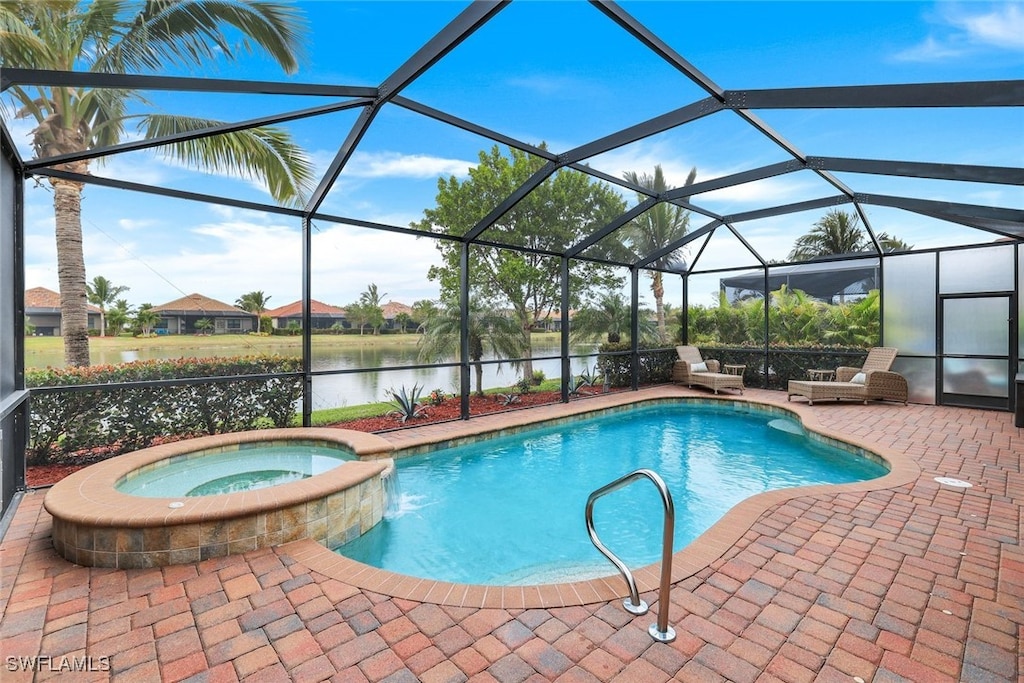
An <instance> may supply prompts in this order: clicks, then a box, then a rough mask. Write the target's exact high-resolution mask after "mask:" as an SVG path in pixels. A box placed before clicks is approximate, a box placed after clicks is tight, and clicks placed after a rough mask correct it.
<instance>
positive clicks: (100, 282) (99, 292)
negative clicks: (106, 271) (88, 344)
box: [85, 275, 131, 337]
mask: <svg viewBox="0 0 1024 683" xmlns="http://www.w3.org/2000/svg"><path fill="white" fill-rule="evenodd" d="M129 289H131V287H126V286H124V285H119V286H117V287H115V286H114V283H113V282H111V281H110V280H108V279H107V278H105V277H103V276H102V275H97V276H96V277H94V278H93V279H92V282H91V283H88V282H87V283H86V285H85V291H86V293H87V295H88V297H89V303H91V304H93V305H94V306H96V307H98V308H99V309H100V336H101V337H105V336H107V306H109V305H110V304H112V303H114V300H115V299H117V297H118V295H119V294H121V293H123V292H127V291H128V290H129Z"/></svg>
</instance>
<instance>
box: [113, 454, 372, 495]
mask: <svg viewBox="0 0 1024 683" xmlns="http://www.w3.org/2000/svg"><path fill="white" fill-rule="evenodd" d="M354 459H355V456H354V455H352V454H351V453H349V452H347V451H345V450H342V449H341V448H340V447H338V446H331V445H329V444H323V445H320V444H314V443H281V442H268V443H252V444H243V447H242V448H240V449H238V450H233V451H224V452H212V453H203V452H198V453H189V454H188V455H187V456H179V457H174V458H169V459H167V460H161V461H159V462H157V463H156V467H154V468H153V469H147V470H144V471H140V472H137V473H131V474H129V475H128V477H127V478H125V479H124V480H122V481H120V482H118V483H117V485H116V488H117V490H118V491H120V492H121V493H128V494H131V495H133V496H146V497H151V498H176V497H179V496H212V495H218V494H223V493H235V492H237V491H251V490H253V489H262V488H266V487H268V486H277V485H278V484H287V483H288V482H290V481H298V480H299V479H305V478H307V477H312V476H314V475H317V474H322V473H324V472H326V471H328V470H330V469H333V468H335V467H337V466H339V465H341V464H343V463H344V462H345V461H346V460H354Z"/></svg>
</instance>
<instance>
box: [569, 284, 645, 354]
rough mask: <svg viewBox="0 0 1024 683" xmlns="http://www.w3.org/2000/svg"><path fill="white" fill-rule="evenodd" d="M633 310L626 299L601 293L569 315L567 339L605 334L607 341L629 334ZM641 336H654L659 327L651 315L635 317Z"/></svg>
mask: <svg viewBox="0 0 1024 683" xmlns="http://www.w3.org/2000/svg"><path fill="white" fill-rule="evenodd" d="M632 318H633V313H632V310H631V307H630V305H629V302H627V301H626V298H625V297H624V296H622V295H621V294H619V293H617V292H604V293H602V294H601V296H600V297H599V298H598V300H597V302H596V304H591V305H587V306H584V307H583V308H581V309H580V310H579V311H577V312H576V314H575V315H574V316H573V317H572V321H571V323H570V327H569V338H570V339H572V340H573V341H582V340H594V339H600V338H601V337H602V336H606V338H607V340H608V342H609V343H612V344H615V343H618V342H619V341H620V340H621V339H622V337H629V330H630V325H631V322H632ZM638 323H639V328H640V338H641V339H650V338H654V337H657V334H658V330H657V326H656V325H655V323H654V322H652V321H651V319H650V318H648V317H646V316H643V315H641V316H640V317H639V319H638Z"/></svg>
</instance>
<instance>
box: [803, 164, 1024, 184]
mask: <svg viewBox="0 0 1024 683" xmlns="http://www.w3.org/2000/svg"><path fill="white" fill-rule="evenodd" d="M807 166H808V167H809V168H820V169H824V170H829V171H837V172H845V173H866V174H871V175H886V176H903V177H907V178H928V179H932V180H959V181H962V182H968V183H992V184H995V185H1024V168H1013V167H1009V166H972V165H968V164H940V163H927V162H920V161H882V160H878V159H849V158H843V157H807Z"/></svg>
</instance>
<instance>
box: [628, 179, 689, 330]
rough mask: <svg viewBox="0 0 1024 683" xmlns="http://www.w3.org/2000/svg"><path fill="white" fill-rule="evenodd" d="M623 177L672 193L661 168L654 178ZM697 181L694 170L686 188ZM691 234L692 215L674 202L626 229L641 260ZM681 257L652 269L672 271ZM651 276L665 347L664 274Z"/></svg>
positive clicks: (662, 204) (663, 259) (655, 208)
mask: <svg viewBox="0 0 1024 683" xmlns="http://www.w3.org/2000/svg"><path fill="white" fill-rule="evenodd" d="M623 177H624V178H625V179H626V180H627V181H629V182H631V183H633V184H634V185H639V186H641V187H646V188H647V189H648V190H650V191H651V192H653V193H655V194H659V195H660V194H662V193H664V192H666V191H668V190H669V189H670V188H669V185H668V182H667V181H666V180H665V174H664V173H663V172H662V170H661V165H660V164H659V165H657V166H655V167H654V175H653V176H652V175H648V174H647V173H642V174H637V173H636V172H635V171H627V172H626V173H625V174H623ZM696 179H697V169H696V168H692V169H690V173H689V175H687V176H686V182H685V183H683V187H686V186H688V185H693V182H694V181H695V180H696ZM637 198H638V199H639V200H640V201H641V202H642V201H645V200H647V199H648V198H649V197H648V196H647V195H645V194H638V195H637ZM689 230H690V212H689V211H687V210H686V209H684V208H683V207H681V206H677V205H676V204H672V203H670V202H658V203H657V204H655V205H654V206H653V207H652V208H651V209H650V210H648V211H645V212H644V213H643V214H642V215H641V216H638V217H637V218H634V219H633V220H632V221H630V222H629V223H628V224H626V225H625V226H624V227H623V231H624V232H623V240H624V241H625V242H627V243H628V244H629V246H630V248H631V249H632V250H633V252H634V253H635V254H636V255H638V256H641V257H643V256H646V255H648V254H653V253H654V252H656V251H659V250H661V249H663V248H664V247H667V246H668V245H670V244H672V243H673V242H675V241H677V240H679V239H680V238H682V237H683V236H685V235H686V233H687V232H688V231H689ZM678 261H679V256H678V254H677V253H676V252H671V253H669V254H666V255H664V256H662V257H661V258H659V259H657V260H655V261H654V262H652V263H651V264H650V265H651V267H652V268H661V269H669V268H671V267H673V266H675V265H677V264H678ZM648 272H649V273H650V275H651V292H652V293H653V294H654V306H655V311H656V312H657V320H658V337H659V340H660V341H661V343H662V344H665V343H667V342H668V328H667V327H666V325H665V284H664V279H663V277H662V275H663V274H662V272H661V270H651V271H648Z"/></svg>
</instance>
